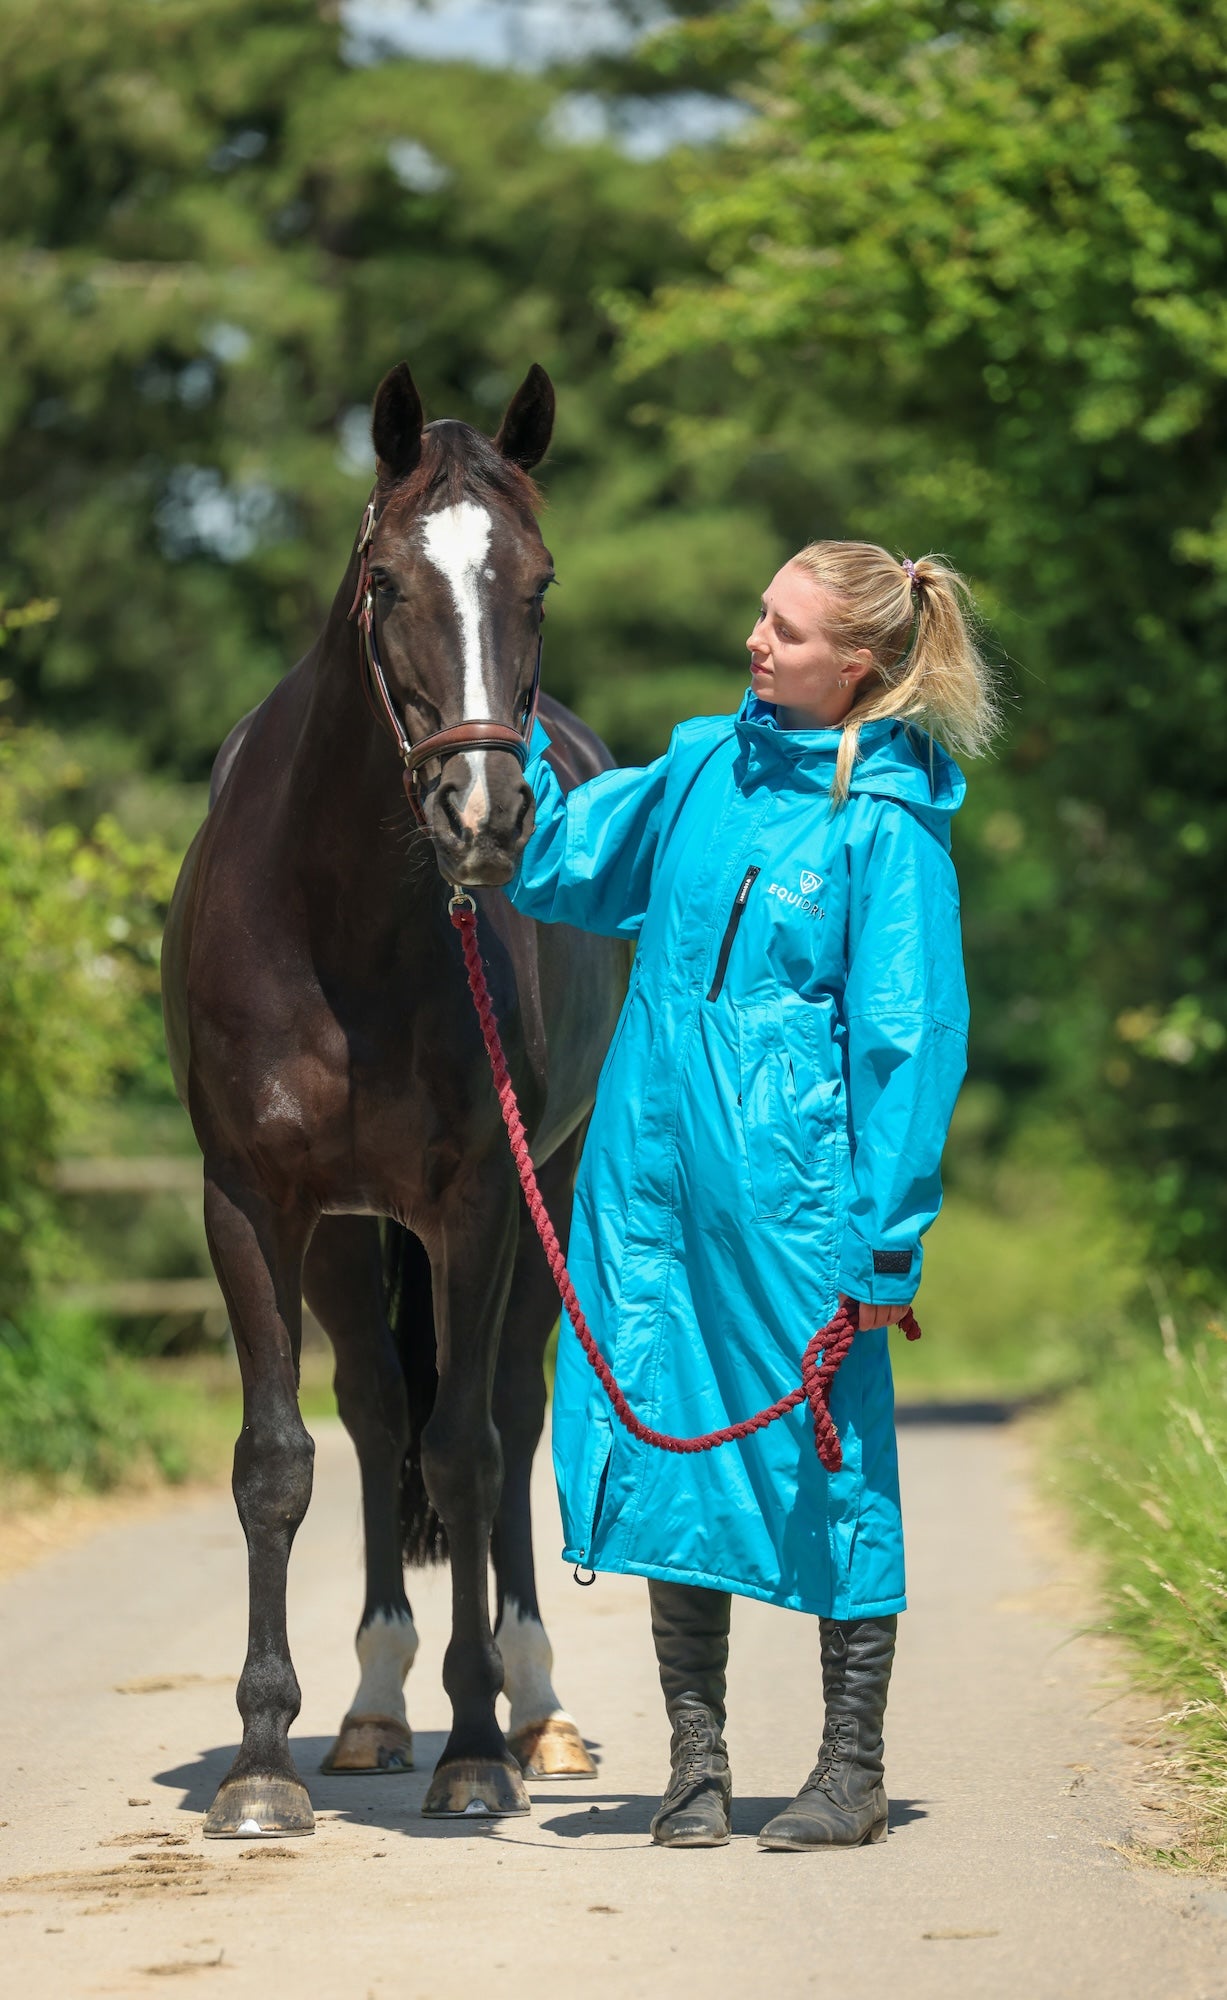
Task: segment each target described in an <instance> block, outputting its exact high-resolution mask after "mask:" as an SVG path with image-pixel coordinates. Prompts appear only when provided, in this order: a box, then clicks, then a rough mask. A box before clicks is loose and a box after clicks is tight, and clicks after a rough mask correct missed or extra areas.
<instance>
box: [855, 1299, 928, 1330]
mask: <svg viewBox="0 0 1227 2000" xmlns="http://www.w3.org/2000/svg"><path fill="white" fill-rule="evenodd" d="M839 1298H840V1303H841V1305H842V1304H844V1303H846V1300H847V1294H846V1293H845V1292H841V1293H840V1295H839ZM911 1309H912V1308H911V1304H910V1302H909V1304H908V1305H905V1306H866V1305H863V1306H862V1307H861V1316H860V1322H859V1325H860V1331H861V1332H862V1333H869V1332H870V1331H871V1330H872V1328H874V1327H875V1326H898V1324H899V1321H900V1320H901V1319H902V1318H903V1315H904V1313H905V1312H910V1311H911Z"/></svg>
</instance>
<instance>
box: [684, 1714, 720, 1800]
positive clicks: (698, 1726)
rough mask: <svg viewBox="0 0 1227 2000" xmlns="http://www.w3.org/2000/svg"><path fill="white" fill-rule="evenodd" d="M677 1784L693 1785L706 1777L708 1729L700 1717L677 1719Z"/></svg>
mask: <svg viewBox="0 0 1227 2000" xmlns="http://www.w3.org/2000/svg"><path fill="white" fill-rule="evenodd" d="M677 1733H678V1753H677V1777H676V1782H677V1783H678V1784H693V1783H695V1782H696V1781H697V1780H698V1779H699V1778H702V1777H705V1776H706V1775H707V1758H708V1755H709V1753H710V1750H711V1747H712V1746H711V1743H710V1740H709V1738H710V1733H711V1732H710V1729H709V1727H708V1724H707V1721H706V1719H705V1717H703V1716H701V1715H682V1716H679V1717H678V1724H677Z"/></svg>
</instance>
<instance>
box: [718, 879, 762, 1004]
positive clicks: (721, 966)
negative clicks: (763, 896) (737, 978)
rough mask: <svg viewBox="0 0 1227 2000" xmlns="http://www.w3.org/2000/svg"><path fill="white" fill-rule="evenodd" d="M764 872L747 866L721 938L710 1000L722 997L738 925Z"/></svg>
mask: <svg viewBox="0 0 1227 2000" xmlns="http://www.w3.org/2000/svg"><path fill="white" fill-rule="evenodd" d="M762 872H763V871H762V869H761V868H747V869H746V872H745V875H744V876H743V877H742V883H741V887H740V889H739V890H738V891H737V894H736V895H735V896H734V898H733V907H732V909H731V910H730V911H729V920H728V922H727V924H726V925H725V927H724V936H723V938H722V939H721V940H720V956H719V958H718V959H717V960H716V976H715V978H714V979H713V980H712V983H711V991H710V992H709V994H708V996H707V997H708V999H709V1000H718V999H719V997H720V989H721V987H722V986H723V985H724V975H725V973H726V972H727V971H728V964H729V953H730V952H731V951H732V949H733V939H734V938H735V937H736V935H737V926H738V924H739V923H740V922H741V919H742V916H743V915H744V913H745V907H746V904H747V903H748V902H749V900H750V891H751V889H752V888H753V887H754V884H755V882H756V881H757V879H758V877H759V876H760V875H761V874H762Z"/></svg>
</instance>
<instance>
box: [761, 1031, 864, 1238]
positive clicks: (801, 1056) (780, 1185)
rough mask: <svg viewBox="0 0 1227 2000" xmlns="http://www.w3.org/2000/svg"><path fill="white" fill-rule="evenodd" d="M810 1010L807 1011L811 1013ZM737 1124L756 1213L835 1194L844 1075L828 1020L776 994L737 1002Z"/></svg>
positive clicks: (783, 1210) (787, 1209)
mask: <svg viewBox="0 0 1227 2000" xmlns="http://www.w3.org/2000/svg"><path fill="white" fill-rule="evenodd" d="M811 1017H813V1018H811ZM737 1037H738V1065H739V1074H740V1098H741V1123H742V1132H743V1136H744V1142H745V1155H746V1167H747V1172H748V1176H749V1182H750V1192H751V1195H752V1197H753V1202H754V1215H755V1219H756V1220H757V1221H759V1222H778V1221H786V1220H787V1219H788V1218H789V1217H791V1216H794V1215H796V1214H797V1212H798V1210H801V1209H804V1211H805V1213H806V1214H807V1215H808V1216H814V1217H815V1219H816V1216H815V1210H816V1209H817V1208H818V1207H821V1208H823V1209H830V1208H832V1207H833V1204H834V1201H835V1195H836V1190H835V1186H834V1181H835V1167H836V1158H835V1135H836V1131H837V1127H838V1119H839V1116H840V1110H841V1102H842V1082H841V1079H840V1078H839V1075H838V1070H837V1069H836V1071H835V1074H834V1075H833V1076H832V1075H830V1074H828V1072H829V1071H830V1070H831V1067H832V1064H833V1063H835V1062H837V1057H836V1056H835V1054H834V1052H833V1051H830V1050H828V1049H827V1048H826V1043H827V1042H828V1041H829V1039H830V1037H829V1028H828V1024H827V1022H826V1021H825V1019H824V1020H821V1021H820V1020H819V1019H818V1018H817V1010H816V1009H815V1008H813V1007H812V1006H811V1005H810V1003H809V1002H807V1001H802V1000H792V1001H791V1004H785V1003H784V1001H783V1000H782V999H781V997H780V996H778V995H777V996H773V997H772V998H771V999H769V1000H765V1001H758V1002H751V1003H749V1004H747V1005H743V1006H742V1007H740V1008H739V1009H738V1015H737Z"/></svg>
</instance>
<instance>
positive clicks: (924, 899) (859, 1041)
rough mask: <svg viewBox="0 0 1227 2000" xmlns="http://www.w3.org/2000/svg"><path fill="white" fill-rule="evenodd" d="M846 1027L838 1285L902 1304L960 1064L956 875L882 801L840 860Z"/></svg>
mask: <svg viewBox="0 0 1227 2000" xmlns="http://www.w3.org/2000/svg"><path fill="white" fill-rule="evenodd" d="M851 868H852V881H851V899H850V906H849V907H850V911H851V916H850V920H849V940H848V943H849V961H848V977H847V985H846V987H845V993H844V1013H845V1020H846V1023H847V1034H848V1041H847V1058H846V1060H847V1079H848V1113H849V1130H850V1135H851V1145H852V1182H853V1187H852V1199H851V1204H850V1207H849V1209H848V1214H847V1220H846V1226H845V1229H844V1234H843V1241H842V1244H841V1247H840V1256H839V1280H838V1282H839V1289H840V1291H841V1292H844V1293H846V1294H847V1295H848V1297H850V1298H854V1299H859V1300H861V1301H862V1302H864V1303H866V1304H873V1305H905V1304H907V1303H909V1302H910V1300H911V1299H912V1298H913V1297H914V1295H915V1292H916V1288H917V1286H918V1285H919V1283H920V1269H921V1260H922V1251H921V1243H920V1239H921V1237H922V1236H923V1234H924V1232H925V1230H926V1229H927V1228H928V1227H929V1225H930V1223H931V1222H932V1221H933V1219H934V1217H935V1216H936V1214H937V1212H938V1209H939V1208H940V1207H941V1200H942V1184H941V1156H942V1148H943V1146H944V1144H945V1141H946V1132H947V1129H948V1127H949V1124H950V1119H951V1116H952V1114H953V1111H954V1105H955V1099H956V1098H957V1096H958V1093H959V1086H960V1084H961V1083H962V1081H963V1074H964V1071H965V1069H966V1067H967V988H966V984H965V981H964V977H963V951H962V939H961V935H960V930H959V901H958V884H957V881H956V879H955V873H954V865H953V863H952V861H951V859H950V856H949V854H948V853H947V852H946V850H945V848H944V846H943V845H942V844H941V842H940V841H939V840H938V839H937V838H935V836H934V835H933V834H932V833H930V832H929V831H928V830H927V828H925V827H924V826H923V825H921V823H920V822H919V821H918V820H916V819H914V818H913V816H912V815H911V813H909V812H908V811H907V810H906V809H905V808H903V807H899V806H892V807H888V809H887V811H886V812H885V813H883V815H882V816H881V818H880V819H879V821H878V823H877V826H876V828H875V829H874V832H873V835H872V837H871V839H870V840H869V841H868V842H867V843H866V844H865V846H864V847H863V848H861V849H857V850H854V852H853V854H852V857H851Z"/></svg>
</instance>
